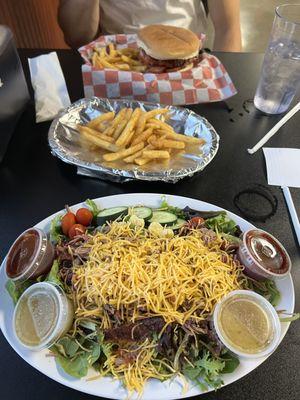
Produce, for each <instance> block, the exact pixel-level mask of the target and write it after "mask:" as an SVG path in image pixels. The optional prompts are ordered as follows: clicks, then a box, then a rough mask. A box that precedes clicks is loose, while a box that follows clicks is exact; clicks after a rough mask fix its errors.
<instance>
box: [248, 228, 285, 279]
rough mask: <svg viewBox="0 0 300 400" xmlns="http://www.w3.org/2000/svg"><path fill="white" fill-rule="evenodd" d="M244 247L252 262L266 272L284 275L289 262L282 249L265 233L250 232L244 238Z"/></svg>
mask: <svg viewBox="0 0 300 400" xmlns="http://www.w3.org/2000/svg"><path fill="white" fill-rule="evenodd" d="M246 245H247V247H248V250H249V252H250V254H251V255H252V257H253V258H254V260H255V261H256V262H257V263H258V264H259V265H260V266H261V267H262V268H264V269H266V270H267V271H270V272H273V273H275V274H284V273H285V272H287V270H288V268H289V261H288V257H287V255H286V253H285V251H284V250H283V249H282V247H281V246H280V245H279V244H278V243H277V242H276V241H275V240H274V239H273V238H272V236H270V235H268V234H267V233H265V232H260V231H257V230H252V231H251V232H249V233H248V235H247V237H246Z"/></svg>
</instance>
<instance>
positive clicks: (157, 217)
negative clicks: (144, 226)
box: [149, 211, 177, 226]
mask: <svg viewBox="0 0 300 400" xmlns="http://www.w3.org/2000/svg"><path fill="white" fill-rule="evenodd" d="M176 221H177V216H176V215H175V214H172V213H169V212H168V211H153V214H152V217H151V219H150V220H149V222H158V223H159V224H161V225H167V226H169V225H174V224H175V223H176Z"/></svg>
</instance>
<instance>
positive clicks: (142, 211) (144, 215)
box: [132, 207, 152, 221]
mask: <svg viewBox="0 0 300 400" xmlns="http://www.w3.org/2000/svg"><path fill="white" fill-rule="evenodd" d="M132 213H133V215H135V216H137V217H138V218H141V219H143V220H145V221H148V220H149V219H150V218H151V217H152V210H151V208H148V207H134V208H133V209H132Z"/></svg>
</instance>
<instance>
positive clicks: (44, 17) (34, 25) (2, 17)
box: [0, 0, 299, 52]
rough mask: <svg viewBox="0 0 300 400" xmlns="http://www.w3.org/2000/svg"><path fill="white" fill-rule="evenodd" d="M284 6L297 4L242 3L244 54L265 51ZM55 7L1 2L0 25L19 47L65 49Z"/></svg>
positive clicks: (36, 1)
mask: <svg viewBox="0 0 300 400" xmlns="http://www.w3.org/2000/svg"><path fill="white" fill-rule="evenodd" d="M86 1H89V0H86ZM100 1H101V0H100ZM114 1H117V0H112V4H113V3H114ZM199 1H200V0H199ZM208 1H209V0H208ZM283 3H290V4H293V3H299V0H280V1H279V0H241V26H242V38H243V51H250V52H251V51H256V52H263V51H264V50H265V48H266V46H267V43H268V38H269V34H270V30H271V27H272V21H273V18H274V9H275V7H276V6H277V5H279V4H283ZM57 6H58V0H0V24H5V25H8V26H9V27H10V28H11V29H12V31H13V32H14V35H15V38H16V42H17V46H18V47H27V48H67V45H66V44H65V42H64V39H63V34H62V32H61V30H60V28H59V26H58V24H57ZM207 34H208V35H207V36H208V39H207V42H206V47H210V48H212V43H213V34H214V31H213V26H212V24H211V22H209V24H208V32H207Z"/></svg>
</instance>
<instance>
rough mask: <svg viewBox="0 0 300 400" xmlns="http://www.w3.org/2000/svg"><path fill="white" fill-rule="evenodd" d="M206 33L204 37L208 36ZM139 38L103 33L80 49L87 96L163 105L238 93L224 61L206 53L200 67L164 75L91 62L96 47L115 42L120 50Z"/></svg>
mask: <svg viewBox="0 0 300 400" xmlns="http://www.w3.org/2000/svg"><path fill="white" fill-rule="evenodd" d="M204 37H205V35H203V36H202V38H201V39H204ZM136 40H137V37H136V35H135V34H130V35H123V34H122V35H108V36H101V37H99V38H98V39H97V40H95V41H94V42H91V43H89V44H87V45H86V46H83V47H81V48H80V49H79V52H80V54H81V56H82V57H83V58H84V60H85V62H86V64H84V65H83V66H82V76H83V85H84V94H85V97H88V98H90V97H93V96H97V97H103V98H109V99H112V98H126V99H133V100H139V101H150V102H154V103H161V104H173V105H183V104H197V103H207V102H214V101H221V100H225V99H227V98H228V97H231V96H233V95H234V94H236V93H237V91H236V89H235V87H234V85H233V83H232V81H231V79H230V77H229V75H228V73H227V71H226V70H225V68H224V66H223V64H222V63H221V62H220V60H219V59H218V58H217V57H215V56H213V55H211V54H207V53H204V54H203V60H202V61H201V63H200V64H199V65H198V66H197V67H196V68H192V69H190V70H188V71H183V72H178V71H177V72H169V73H163V74H153V73H140V72H130V71H116V70H112V69H102V70H100V69H97V68H94V67H93V66H92V65H91V62H90V59H91V55H92V51H93V48H95V47H97V48H101V47H105V46H106V45H108V44H109V43H114V44H115V45H116V47H117V48H118V49H121V48H125V47H132V48H136V47H137V43H136Z"/></svg>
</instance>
